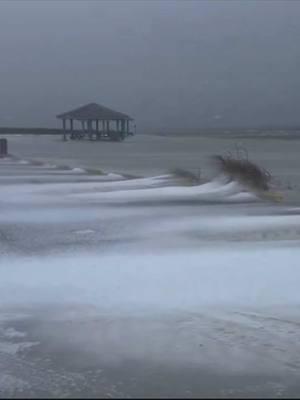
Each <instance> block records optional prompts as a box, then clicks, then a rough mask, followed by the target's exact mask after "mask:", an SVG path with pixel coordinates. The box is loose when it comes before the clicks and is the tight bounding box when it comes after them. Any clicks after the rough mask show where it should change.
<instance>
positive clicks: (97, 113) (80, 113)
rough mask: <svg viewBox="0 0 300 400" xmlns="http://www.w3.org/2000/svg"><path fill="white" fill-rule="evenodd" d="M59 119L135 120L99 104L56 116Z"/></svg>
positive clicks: (88, 105)
mask: <svg viewBox="0 0 300 400" xmlns="http://www.w3.org/2000/svg"><path fill="white" fill-rule="evenodd" d="M56 117H57V118H59V119H76V120H80V121H87V120H106V121H108V120H110V121H112V120H122V119H123V120H133V118H131V117H129V115H127V114H123V113H121V112H119V111H114V110H111V109H110V108H107V107H104V106H101V105H100V104H97V103H89V104H87V105H85V106H82V107H79V108H76V109H74V110H71V111H68V112H65V113H63V114H59V115H57V116H56Z"/></svg>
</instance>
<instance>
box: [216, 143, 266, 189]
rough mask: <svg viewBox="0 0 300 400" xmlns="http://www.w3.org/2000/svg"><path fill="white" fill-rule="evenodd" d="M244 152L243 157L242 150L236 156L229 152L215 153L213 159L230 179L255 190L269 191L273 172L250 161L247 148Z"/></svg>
mask: <svg viewBox="0 0 300 400" xmlns="http://www.w3.org/2000/svg"><path fill="white" fill-rule="evenodd" d="M243 153H244V155H243V156H242V157H241V155H240V154H241V152H240V151H238V152H237V156H236V157H233V156H232V155H231V154H230V153H229V154H227V155H225V156H222V155H215V156H213V159H214V161H215V163H216V165H217V167H218V169H219V171H220V172H221V173H223V174H225V175H227V176H228V177H229V179H230V180H235V181H238V182H240V183H242V184H244V185H246V186H248V187H250V188H251V189H254V190H258V191H269V190H270V182H271V179H272V176H271V174H270V173H269V172H268V171H266V170H265V169H264V168H261V167H259V166H258V165H257V164H255V163H254V162H252V161H249V159H248V153H247V151H246V150H244V149H243Z"/></svg>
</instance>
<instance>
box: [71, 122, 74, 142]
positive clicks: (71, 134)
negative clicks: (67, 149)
mask: <svg viewBox="0 0 300 400" xmlns="http://www.w3.org/2000/svg"><path fill="white" fill-rule="evenodd" d="M70 132H71V134H70V136H71V138H73V135H74V134H73V120H72V119H70Z"/></svg>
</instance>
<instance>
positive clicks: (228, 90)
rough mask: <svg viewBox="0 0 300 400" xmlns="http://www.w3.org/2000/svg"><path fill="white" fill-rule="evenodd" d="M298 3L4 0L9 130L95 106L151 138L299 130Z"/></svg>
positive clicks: (0, 28)
mask: <svg viewBox="0 0 300 400" xmlns="http://www.w3.org/2000/svg"><path fill="white" fill-rule="evenodd" d="M299 17H300V4H299V2H296V1H288V0H287V1H226V2H223V1H217V0H216V1H205V0H203V1H168V0H164V1H143V0H142V1H127V0H122V1H121V0H120V1H117V0H116V1H46V0H45V1H44V0H43V1H41V2H38V1H1V4H0V51H1V56H2V57H1V59H2V61H1V65H0V85H1V97H0V126H49V127H53V126H56V125H57V123H58V122H57V121H56V119H55V115H56V114H58V113H60V112H63V111H67V110H69V109H70V108H73V107H77V106H79V105H81V104H84V103H88V102H93V101H95V102H99V103H100V104H104V105H106V106H108V107H112V108H115V109H117V110H120V111H123V112H126V113H128V114H130V115H132V116H133V117H135V118H136V120H137V125H138V127H139V129H140V131H143V132H147V131H150V132H151V131H160V130H186V131H187V130H194V129H197V128H199V127H207V126H241V125H243V126H250V125H251V126H253V125H256V126H257V125H270V124H272V125H294V124H296V125H297V124H299V122H300V121H299V110H298V105H299V103H300V94H299V93H300V90H299V89H300V88H299V86H300V83H299V79H298V71H299V63H300V50H299V46H298V40H297V38H298V36H299V33H300V27H299V24H298V21H299Z"/></svg>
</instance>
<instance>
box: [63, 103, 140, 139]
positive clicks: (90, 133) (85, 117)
mask: <svg viewBox="0 0 300 400" xmlns="http://www.w3.org/2000/svg"><path fill="white" fill-rule="evenodd" d="M57 118H58V119H61V120H62V124H63V139H64V140H67V134H68V132H69V135H70V139H72V140H74V139H78V140H80V139H84V138H86V137H87V138H89V139H90V140H94V139H95V140H100V139H102V138H104V139H108V140H113V141H120V140H124V139H125V137H127V136H129V135H133V132H132V130H131V126H130V122H132V121H134V120H133V118H131V117H129V115H127V114H123V113H121V112H119V111H114V110H111V109H110V108H107V107H104V106H102V105H100V104H96V103H89V104H87V105H85V106H82V107H79V108H76V109H74V110H71V111H68V112H65V113H63V114H59V115H57ZM75 121H77V122H79V123H80V125H81V126H80V127H81V129H74V122H75ZM67 122H69V124H68V125H69V129H68V128H67ZM100 123H101V124H100ZM134 127H135V126H134Z"/></svg>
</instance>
